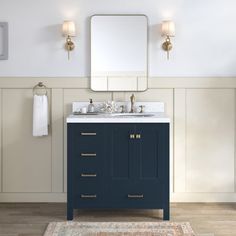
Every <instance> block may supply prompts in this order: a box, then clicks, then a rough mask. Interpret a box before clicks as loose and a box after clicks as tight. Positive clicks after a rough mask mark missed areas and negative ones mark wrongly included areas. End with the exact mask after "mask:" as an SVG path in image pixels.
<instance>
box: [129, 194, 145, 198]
mask: <svg viewBox="0 0 236 236" xmlns="http://www.w3.org/2000/svg"><path fill="white" fill-rule="evenodd" d="M128 198H144V196H143V194H140V195H133V194H128Z"/></svg>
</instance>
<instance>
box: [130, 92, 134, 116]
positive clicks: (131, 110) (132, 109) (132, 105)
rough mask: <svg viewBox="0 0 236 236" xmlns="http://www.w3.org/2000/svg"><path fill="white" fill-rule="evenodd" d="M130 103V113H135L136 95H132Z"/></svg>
mask: <svg viewBox="0 0 236 236" xmlns="http://www.w3.org/2000/svg"><path fill="white" fill-rule="evenodd" d="M130 101H131V108H130V113H134V103H135V96H134V94H132V95H131V97H130Z"/></svg>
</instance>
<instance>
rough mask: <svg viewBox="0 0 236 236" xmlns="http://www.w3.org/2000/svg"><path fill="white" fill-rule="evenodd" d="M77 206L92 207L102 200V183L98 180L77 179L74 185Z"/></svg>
mask: <svg viewBox="0 0 236 236" xmlns="http://www.w3.org/2000/svg"><path fill="white" fill-rule="evenodd" d="M74 187H75V189H74V192H75V202H76V204H77V206H81V207H92V206H94V207H95V206H97V204H99V203H101V202H103V201H104V194H103V192H104V191H103V185H102V182H101V181H99V180H93V179H91V180H81V179H80V180H79V181H77V182H76V185H75V186H74Z"/></svg>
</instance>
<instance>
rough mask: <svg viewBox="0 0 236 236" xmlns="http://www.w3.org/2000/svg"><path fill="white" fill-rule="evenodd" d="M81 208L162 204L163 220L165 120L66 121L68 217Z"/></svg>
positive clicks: (166, 168) (166, 175)
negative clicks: (146, 121) (127, 121)
mask: <svg viewBox="0 0 236 236" xmlns="http://www.w3.org/2000/svg"><path fill="white" fill-rule="evenodd" d="M81 134H83V135H81ZM81 154H82V155H85V156H84V157H81ZM81 173H82V174H84V175H85V176H84V177H81ZM81 208H116V209H117V208H134V209H163V210H164V219H165V220H168V219H169V124H168V123H140V124H135V123H127V124H126V123H109V124H102V123H99V124H82V123H77V124H68V213H67V218H68V220H71V219H73V209H81Z"/></svg>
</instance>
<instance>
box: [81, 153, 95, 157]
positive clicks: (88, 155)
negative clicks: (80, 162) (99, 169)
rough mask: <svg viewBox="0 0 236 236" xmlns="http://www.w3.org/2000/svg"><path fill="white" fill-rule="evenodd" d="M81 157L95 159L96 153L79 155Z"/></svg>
mask: <svg viewBox="0 0 236 236" xmlns="http://www.w3.org/2000/svg"><path fill="white" fill-rule="evenodd" d="M80 155H81V156H82V157H96V156H97V154H96V153H81V154H80Z"/></svg>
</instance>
